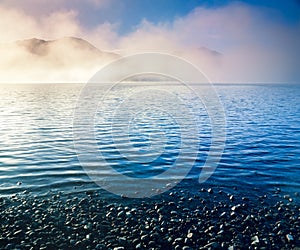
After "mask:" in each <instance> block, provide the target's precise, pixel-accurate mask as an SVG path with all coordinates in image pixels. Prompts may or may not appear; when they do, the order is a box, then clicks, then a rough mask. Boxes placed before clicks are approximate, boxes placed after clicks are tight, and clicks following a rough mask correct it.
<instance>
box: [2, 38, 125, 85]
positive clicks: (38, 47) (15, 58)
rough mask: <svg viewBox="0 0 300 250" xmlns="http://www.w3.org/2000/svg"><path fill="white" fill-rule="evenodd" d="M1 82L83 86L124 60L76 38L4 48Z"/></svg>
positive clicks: (30, 40) (32, 41) (33, 39)
mask: <svg viewBox="0 0 300 250" xmlns="http://www.w3.org/2000/svg"><path fill="white" fill-rule="evenodd" d="M0 54H1V58H0V74H1V82H5V81H6V79H8V81H10V82H12V81H16V82H27V81H29V82H32V81H34V82H57V81H59V82H61V81H67V82H70V81H71V82H74V81H75V82H82V81H84V82H85V81H87V80H88V79H89V78H90V77H91V76H93V74H94V73H95V72H97V71H98V70H99V69H100V68H101V67H102V66H103V65H105V64H107V63H109V62H110V61H113V60H115V59H117V58H119V57H120V56H119V55H118V54H115V53H111V52H107V51H102V50H99V49H97V48H96V47H95V46H93V45H92V44H90V43H89V42H87V41H86V40H83V39H81V38H76V37H64V38H61V39H57V40H43V39H37V38H32V39H26V40H19V41H16V42H13V43H10V44H0Z"/></svg>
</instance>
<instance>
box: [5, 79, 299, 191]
mask: <svg viewBox="0 0 300 250" xmlns="http://www.w3.org/2000/svg"><path fill="white" fill-rule="evenodd" d="M82 87H83V85H79V84H78V85H76V84H50V85H1V86H0V127H1V130H0V195H9V194H13V193H21V192H24V191H26V192H28V193H32V194H35V195H43V194H47V193H51V192H56V191H63V192H65V193H75V192H82V191H85V190H95V189H98V190H102V188H101V187H99V186H97V185H96V184H95V183H94V182H93V181H92V180H91V179H90V177H89V176H88V175H87V174H86V172H85V170H84V169H83V167H82V166H81V164H80V162H79V161H78V158H77V154H76V151H75V148H74V141H73V130H72V129H73V114H74V108H75V106H76V101H77V98H78V96H79V93H80V90H81V88H82ZM143 88H145V86H143V85H141V86H138V87H137V86H131V85H129V86H126V87H124V88H121V89H118V90H116V91H114V90H112V91H111V93H110V95H109V98H108V99H107V100H105V102H103V103H102V105H100V106H99V107H98V109H97V110H98V112H97V114H96V115H95V133H94V134H95V138H96V141H97V145H98V147H99V150H100V151H101V155H102V156H103V157H104V158H105V160H106V162H107V163H109V164H110V165H111V166H112V167H113V168H114V169H115V170H117V171H119V172H120V173H122V174H124V175H127V176H131V177H136V178H150V177H151V178H155V177H156V176H158V175H159V174H160V173H162V172H164V171H165V170H166V169H168V168H171V167H172V166H173V164H174V163H175V162H176V160H177V159H178V157H180V149H181V136H182V132H183V131H184V130H183V128H182V127H181V124H182V123H181V122H180V119H182V120H184V121H185V119H186V121H185V122H186V124H188V125H190V123H195V124H197V127H198V128H199V130H198V131H196V133H195V131H190V132H191V134H190V135H189V133H188V131H186V134H185V136H186V137H187V138H188V137H189V136H191V140H190V143H191V145H197V147H198V152H197V153H198V155H197V157H196V158H195V159H194V158H193V159H190V158H188V157H187V158H186V164H188V163H190V162H191V161H193V160H195V162H194V163H193V169H192V170H191V171H190V173H189V175H188V176H187V178H186V181H185V183H186V185H187V186H189V185H190V188H191V189H193V188H194V187H195V185H194V184H193V183H195V182H196V180H197V179H198V176H199V173H200V170H201V168H202V166H203V164H204V162H205V159H206V157H207V152H208V150H209V147H210V144H211V126H210V119H209V117H208V116H207V114H206V112H205V107H204V105H203V104H202V103H201V102H199V100H198V99H197V98H196V97H195V96H194V95H193V93H191V92H189V91H187V90H186V88H184V87H182V86H178V85H174V86H170V85H168V87H167V89H166V92H163V91H156V90H155V89H154V90H153V91H143ZM136 89H138V91H137V92H134V91H136ZM216 90H217V92H218V94H219V96H220V99H221V102H222V103H223V106H224V110H225V115H226V123H227V125H226V130H227V135H226V146H225V150H224V153H223V156H222V159H221V162H220V164H219V166H218V168H217V170H216V171H215V172H214V174H213V175H212V176H211V178H210V179H209V180H208V182H207V183H208V184H212V185H218V186H223V187H231V186H236V187H240V188H241V189H244V190H247V188H249V187H258V188H259V189H261V190H270V189H274V188H276V187H280V188H282V189H285V190H287V191H292V192H296V191H299V190H300V157H299V156H300V86H299V85H287V84H286V85H275V84H274V85H217V86H216ZM138 93H140V94H138ZM176 93H177V94H178V93H180V99H179V97H178V98H177V96H176V95H177V94H176ZM126 98H127V99H126ZM128 98H129V99H128ZM124 100H126V101H124ZM178 100H180V101H178ZM87 101H89V99H87ZM176 101H177V102H176ZM151 103H155V105H153V106H151V105H150V104H151ZM185 106H186V107H187V110H193V112H194V113H193V118H194V119H192V120H190V121H189V119H187V118H186V117H185V116H187V114H186V113H185V112H181V111H182V110H185V109H184V107H185ZM130 109H134V110H135V114H136V116H135V117H132V118H131V119H129V123H128V119H127V118H128V117H126V115H124V114H126V111H127V110H130ZM139 110H140V112H138V111H139ZM176 111H178V113H179V114H177V113H176ZM174 114H176V115H174ZM188 118H190V117H188ZM126 122H127V123H128V126H127V129H125V130H124V126H120V125H122V124H126ZM111 124H113V127H112V126H111ZM111 131H113V133H111ZM82 133H84V131H83V132H82ZM195 135H196V136H197V137H199V141H195V140H194V137H195ZM160 142H161V143H160ZM87 144H89V141H87ZM93 160H94V159H93V158H92V159H90V161H91V163H92V164H93ZM95 164H96V165H97V162H95ZM98 171H99V174H100V175H103V177H105V175H106V174H107V173H106V172H101V168H100V169H99V168H98ZM175 179H176V178H175ZM115 181H116V182H117V183H118V180H115ZM189 183H190V184H189ZM104 185H105V183H104ZM120 185H122V182H120ZM197 188H198V187H197ZM104 194H105V193H104Z"/></svg>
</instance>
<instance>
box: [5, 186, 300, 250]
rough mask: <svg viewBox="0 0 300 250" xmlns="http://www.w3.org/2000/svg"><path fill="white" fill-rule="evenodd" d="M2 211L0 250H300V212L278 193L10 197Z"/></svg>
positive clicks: (177, 191)
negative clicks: (259, 194) (130, 196)
mask: <svg viewBox="0 0 300 250" xmlns="http://www.w3.org/2000/svg"><path fill="white" fill-rule="evenodd" d="M0 211H1V212H0V221H1V222H0V228H1V230H0V231H1V234H0V249H54V248H55V249H57V248H58V249H74V248H76V249H114V250H121V249H185V250H188V249H231V250H233V249H300V206H299V205H298V202H295V201H294V200H293V197H292V196H288V195H283V194H281V192H280V190H279V189H278V190H277V191H274V194H273V195H270V194H269V193H268V194H264V195H261V196H259V197H257V198H254V197H253V196H251V195H250V194H249V196H243V197H241V196H239V195H238V194H234V193H228V192H227V191H224V190H223V189H222V188H219V187H212V188H207V189H206V188H201V189H199V190H198V191H197V192H188V191H186V190H184V189H179V188H176V189H174V190H170V191H168V192H167V193H164V194H162V195H159V196H157V197H154V198H147V199H127V198H118V197H116V198H108V197H107V198H105V197H101V196H100V195H99V192H97V191H94V192H93V191H87V192H85V193H82V194H81V195H78V194H75V195H74V194H73V195H72V194H67V195H64V194H60V193H57V194H55V195H52V196H51V197H32V196H29V195H28V196H18V195H13V196H11V197H3V198H0Z"/></svg>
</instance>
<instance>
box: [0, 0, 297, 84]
mask: <svg viewBox="0 0 300 250" xmlns="http://www.w3.org/2000/svg"><path fill="white" fill-rule="evenodd" d="M0 16H1V19H0V31H1V32H0V43H1V44H0V52H1V58H0V73H1V74H0V82H22V81H24V82H49V81H58V82H64V81H70V82H73V81H74V82H78V81H87V80H88V79H89V78H90V77H91V76H92V74H93V73H94V72H95V71H96V70H98V69H99V67H101V66H102V65H104V64H105V63H108V62H109V60H110V59H109V58H107V57H105V60H106V61H105V62H104V61H103V62H102V63H99V62H98V61H97V65H95V67H94V68H93V69H91V67H90V64H89V63H88V61H90V62H92V59H93V58H91V57H90V55H87V54H84V51H82V52H80V53H79V52H78V51H76V48H74V46H73V45H72V44H68V43H66V42H65V43H64V44H63V48H64V49H63V50H62V48H59V50H58V48H57V46H56V47H54V48H51V49H50V50H49V51H50V52H49V54H47V55H46V56H43V57H40V56H36V55H31V54H30V53H28V51H24V49H23V48H22V47H20V46H16V45H15V43H14V42H15V41H17V40H23V39H30V38H33V37H35V38H39V39H46V40H49V39H50V40H52V39H61V38H63V37H68V36H72V37H80V38H83V39H85V40H87V41H89V42H90V43H91V44H93V45H94V46H96V47H97V48H99V49H100V50H103V51H111V52H114V53H117V54H119V55H121V56H125V55H131V54H136V53H143V52H162V53H169V54H172V55H176V56H180V57H182V58H184V59H185V60H187V61H189V62H191V63H193V64H194V65H196V66H197V67H198V68H199V69H200V70H201V71H202V72H203V73H204V74H205V75H206V76H207V77H208V78H209V79H210V80H211V81H212V82H230V83H231V82H234V83H243V82H245V83H248V82H281V83H300V71H299V68H300V67H299V66H300V1H299V0H287V1H281V0H274V1H260V0H247V1H246V0H245V1H228V0H224V1H221V0H203V1H200V0H124V1H119V0H85V1H82V0H52V1H48V0H24V1H19V0H1V1H0ZM62 51H64V52H63V53H62ZM51 53H52V54H51ZM64 53H66V56H65V58H67V59H68V58H69V57H68V55H67V54H73V55H74V56H73V57H71V59H70V60H66V59H65V60H64V61H63V65H64V67H60V68H59V66H60V65H61V64H62V62H61V61H59V60H62V59H61V58H60V59H59V60H58V59H57V56H54V55H58V54H59V55H60V57H63V56H64ZM58 61H59V62H58ZM74 62H77V63H74ZM78 62H80V63H78ZM81 63H82V67H80V64H81ZM49 65H50V66H51V67H49ZM62 68H63V70H62ZM49 75H51V76H52V77H48V76H49Z"/></svg>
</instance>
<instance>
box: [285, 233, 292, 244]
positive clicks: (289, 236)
mask: <svg viewBox="0 0 300 250" xmlns="http://www.w3.org/2000/svg"><path fill="white" fill-rule="evenodd" d="M285 237H286V239H287V241H288V242H291V241H293V240H294V237H293V236H292V235H291V234H287V235H286V236H285Z"/></svg>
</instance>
